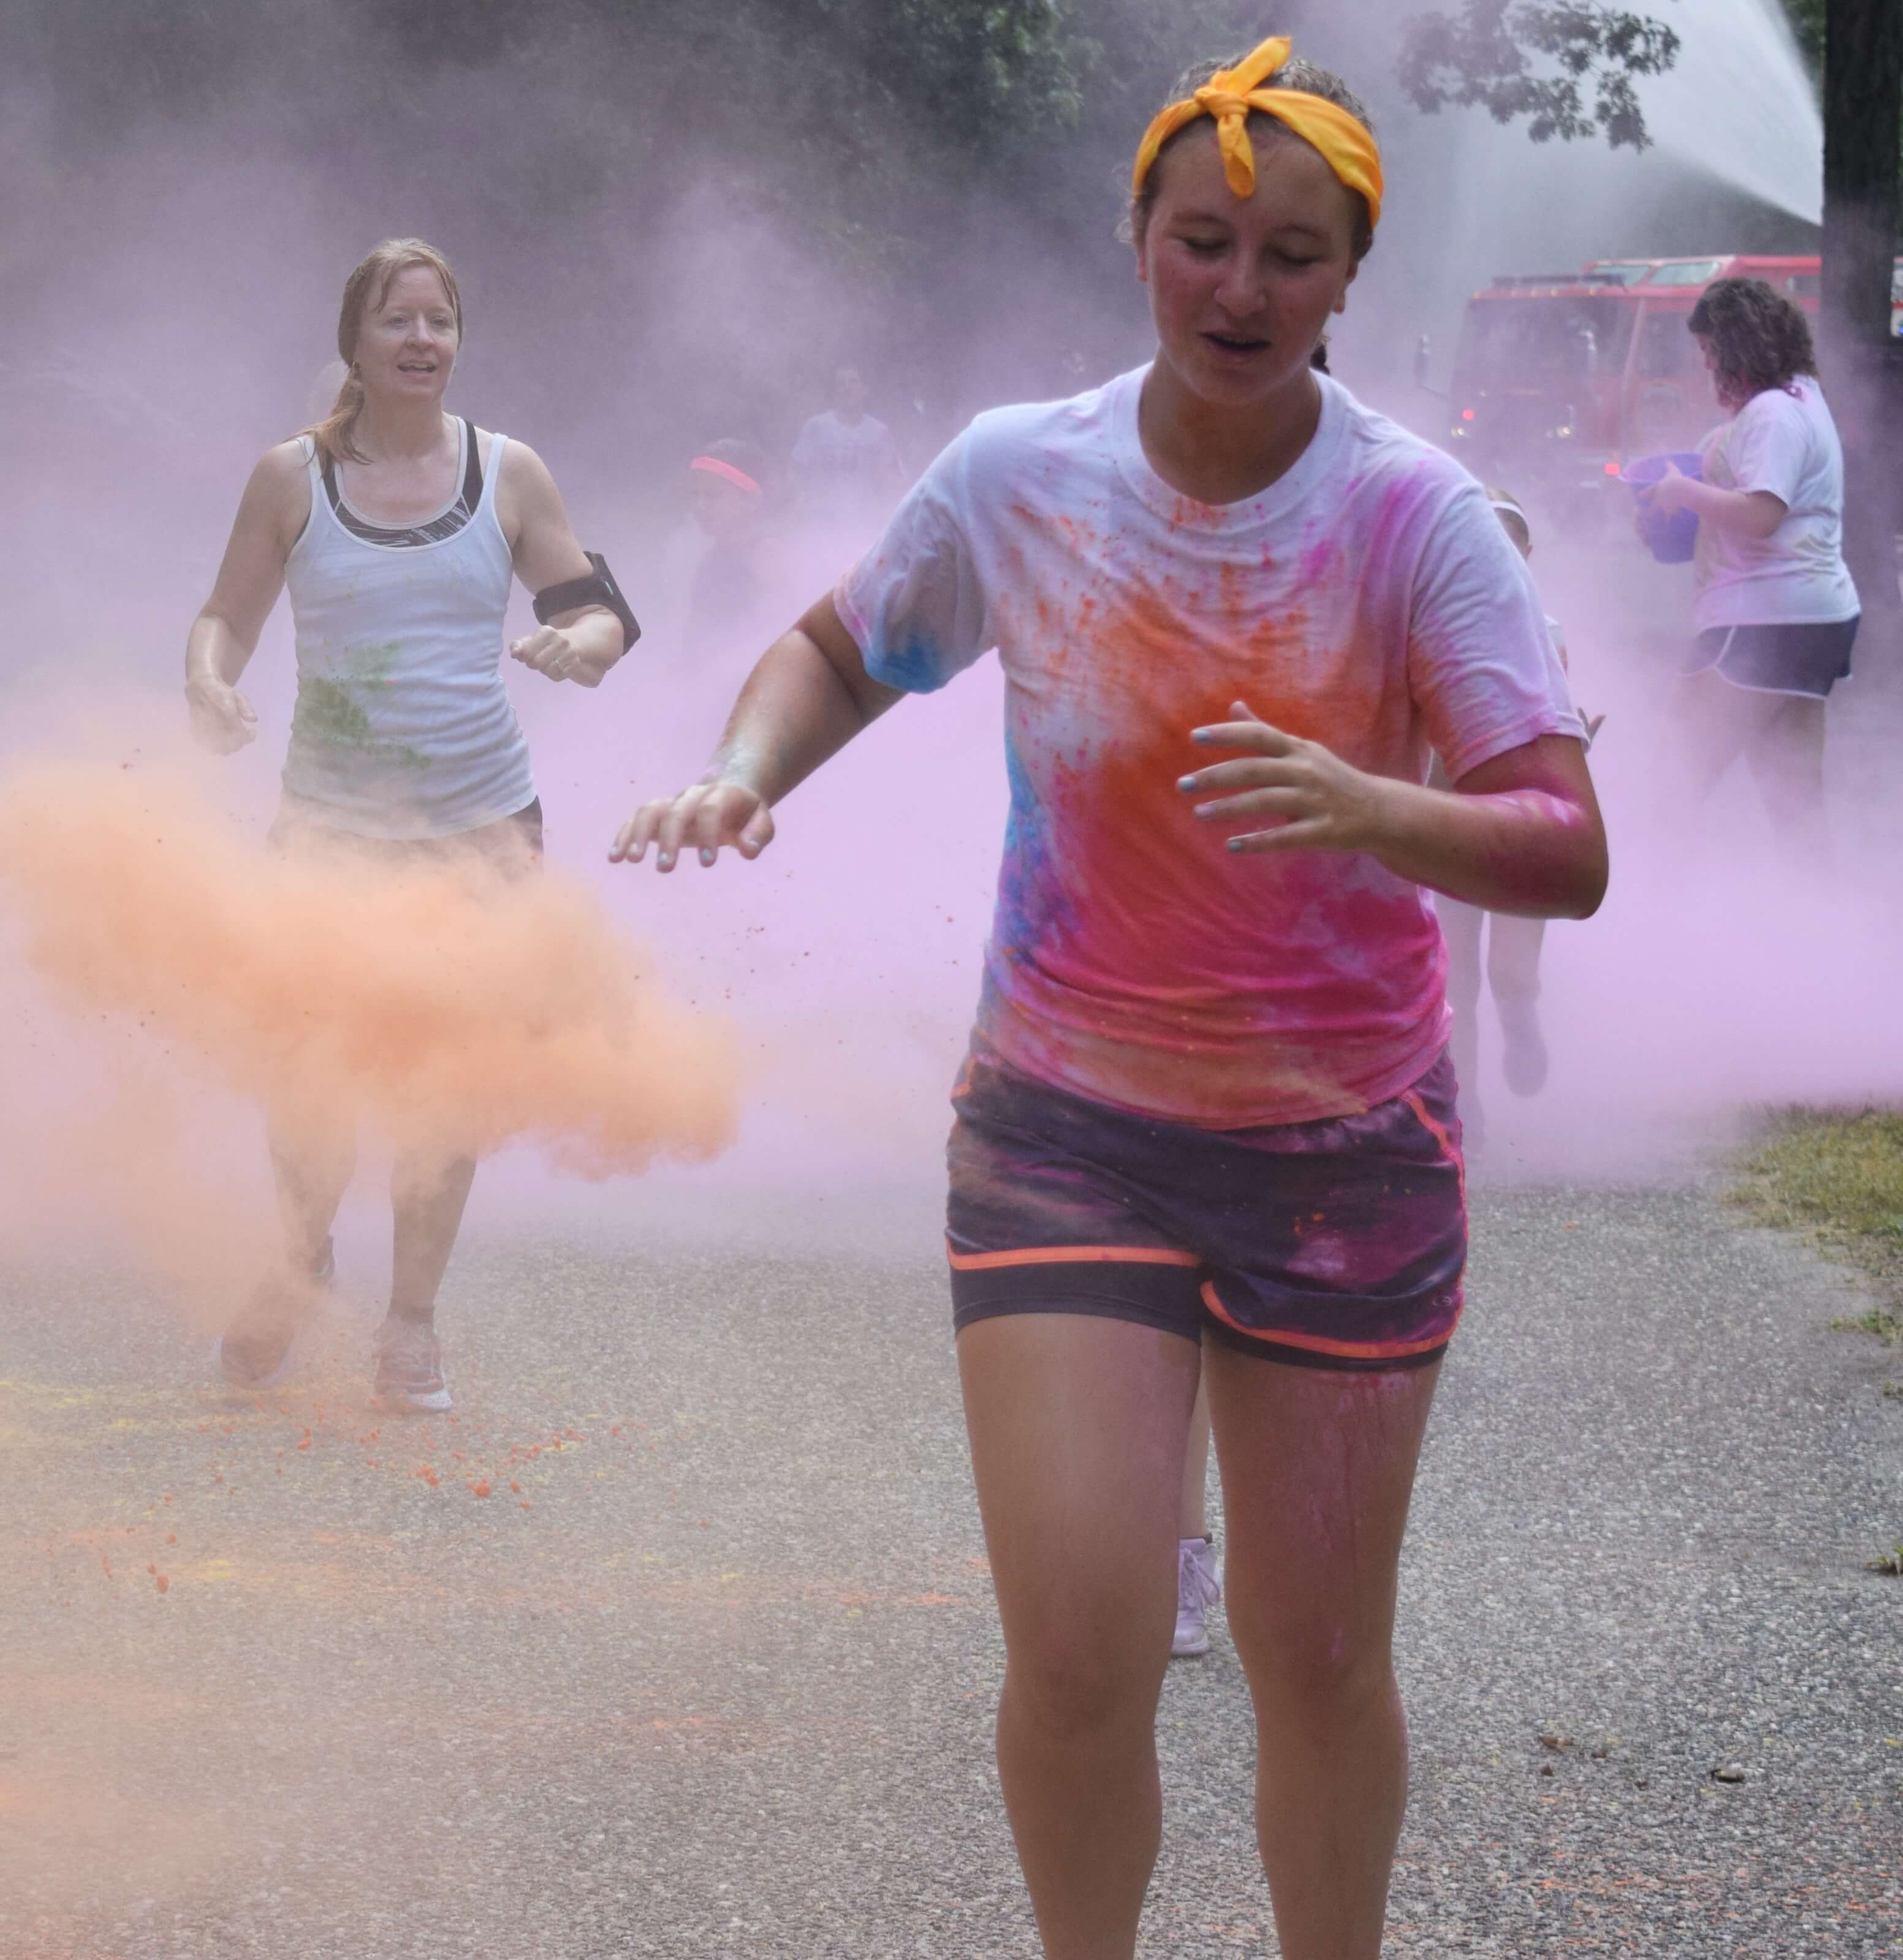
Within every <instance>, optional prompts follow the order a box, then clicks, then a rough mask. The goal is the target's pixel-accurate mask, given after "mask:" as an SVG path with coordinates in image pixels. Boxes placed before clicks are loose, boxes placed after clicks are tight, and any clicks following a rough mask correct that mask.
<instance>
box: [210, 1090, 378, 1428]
mask: <svg viewBox="0 0 1903 1960" xmlns="http://www.w3.org/2000/svg"><path fill="white" fill-rule="evenodd" d="M269 1135H270V1142H271V1166H272V1171H273V1173H275V1178H276V1181H277V1187H278V1217H280V1219H281V1220H282V1221H283V1225H284V1258H283V1262H282V1265H278V1266H276V1267H275V1268H273V1269H272V1271H269V1272H267V1273H266V1274H265V1275H264V1277H263V1278H262V1279H261V1280H260V1281H259V1283H258V1284H257V1285H256V1287H253V1289H252V1290H251V1293H250V1296H249V1297H247V1300H245V1302H244V1304H243V1306H241V1307H240V1308H239V1309H238V1311H237V1314H236V1315H235V1316H234V1317H233V1319H232V1320H231V1324H230V1325H228V1327H227V1328H225V1330H224V1338H222V1339H221V1341H219V1343H218V1365H219V1367H220V1369H221V1372H222V1373H223V1374H224V1378H225V1379H226V1380H227V1381H228V1382H230V1383H233V1384H234V1386H237V1387H239V1388H243V1389H260V1388H264V1387H266V1386H269V1384H270V1383H272V1382H274V1381H275V1380H276V1379H278V1377H279V1376H280V1375H281V1374H282V1371H283V1370H284V1368H285V1366H286V1365H287V1364H288V1361H289V1360H290V1357H291V1349H292V1347H293V1345H294V1343H295V1341H296V1340H297V1338H298V1332H299V1331H300V1330H301V1328H304V1326H306V1325H307V1324H308V1323H309V1322H310V1317H311V1315H312V1313H313V1311H314V1310H315V1308H316V1306H317V1289H318V1287H320V1286H321V1285H322V1284H323V1283H324V1282H325V1281H326V1280H328V1279H329V1277H330V1273H331V1258H330V1227H331V1225H332V1223H333V1221H334V1220H335V1219H336V1216H337V1207H338V1205H339V1204H341V1203H342V1200H343V1195H344V1192H345V1188H346V1187H347V1186H348V1184H349V1182H350V1176H351V1173H352V1171H353V1170H354V1169H355V1167H356V1158H357V1150H356V1143H355V1138H353V1136H352V1133H351V1131H349V1130H348V1129H346V1128H340V1127H339V1126H338V1125H335V1124H333V1123H328V1122H322V1121H320V1120H317V1119H314V1118H311V1117H310V1116H308V1115H301V1116H299V1117H297V1118H293V1117H292V1116H291V1115H289V1114H288V1112H285V1111H283V1110H277V1111H274V1112H272V1116H271V1119H270V1125H269Z"/></svg>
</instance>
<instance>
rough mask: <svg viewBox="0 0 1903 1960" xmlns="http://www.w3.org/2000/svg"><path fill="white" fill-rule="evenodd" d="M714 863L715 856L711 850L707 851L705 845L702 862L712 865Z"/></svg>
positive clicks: (702, 851)
mask: <svg viewBox="0 0 1903 1960" xmlns="http://www.w3.org/2000/svg"><path fill="white" fill-rule="evenodd" d="M713 861H714V854H713V852H712V851H709V850H708V849H707V848H705V846H704V845H703V846H702V850H701V862H702V864H712V863H713Z"/></svg>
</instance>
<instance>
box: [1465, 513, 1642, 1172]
mask: <svg viewBox="0 0 1903 1960" xmlns="http://www.w3.org/2000/svg"><path fill="white" fill-rule="evenodd" d="M1487 501H1488V503H1489V504H1491V505H1492V507H1493V512H1494V516H1495V517H1497V518H1498V519H1499V520H1500V529H1501V530H1504V532H1505V533H1507V536H1508V537H1510V539H1512V540H1513V546H1514V549H1516V551H1518V552H1519V553H1520V556H1521V557H1522V558H1531V557H1532V555H1533V529H1532V523H1531V522H1530V521H1529V519H1528V517H1527V515H1526V510H1525V508H1524V507H1523V505H1522V504H1521V503H1520V500H1519V499H1518V498H1516V497H1515V496H1513V495H1512V493H1511V492H1509V491H1505V490H1500V489H1494V488H1489V489H1488V492H1487ZM1546 630H1547V632H1548V633H1549V634H1551V635H1552V641H1553V651H1554V652H1555V654H1558V656H1559V663H1560V665H1561V667H1567V666H1568V663H1567V657H1566V636H1565V635H1564V633H1563V632H1561V630H1560V624H1559V622H1558V620H1557V619H1554V618H1553V617H1552V616H1551V614H1550V613H1548V615H1547V616H1546ZM1604 719H1605V717H1604V716H1603V715H1600V716H1596V717H1595V718H1593V720H1591V721H1589V722H1588V723H1587V724H1586V740H1587V743H1588V744H1589V745H1590V743H1591V740H1592V738H1593V735H1594V734H1595V733H1596V732H1597V731H1598V729H1599V723H1600V722H1601V721H1603V720H1604ZM1428 780H1429V781H1430V782H1431V783H1432V784H1434V787H1435V788H1437V789H1446V788H1450V787H1451V785H1450V784H1449V783H1448V781H1447V778H1446V772H1445V771H1444V770H1443V768H1441V766H1440V758H1439V757H1438V756H1436V757H1435V759H1434V771H1433V773H1432V775H1430V778H1429V779H1428ZM1434 908H1435V909H1436V911H1437V912H1439V913H1440V931H1441V934H1442V937H1443V938H1445V940H1446V942H1447V1004H1448V1006H1449V1007H1450V1008H1451V1009H1452V1010H1453V1040H1452V1042H1451V1043H1450V1046H1451V1048H1452V1051H1453V1063H1454V1074H1455V1076H1456V1079H1457V1080H1459V1084H1460V1120H1461V1123H1462V1126H1463V1128H1465V1131H1466V1138H1467V1150H1468V1153H1469V1155H1472V1153H1473V1152H1474V1151H1475V1150H1478V1148H1479V1147H1480V1145H1481V1142H1482V1141H1483V1140H1484V1138H1485V1134H1486V1126H1485V1118H1484V1116H1483V1115H1482V1112H1481V1106H1480V983H1481V972H1482V970H1483V963H1482V957H1481V939H1482V938H1483V937H1485V940H1486V941H1487V945H1486V952H1485V975H1486V979H1487V982H1488V985H1489V987H1491V989H1492V991H1493V997H1494V1007H1495V1008H1496V1010H1497V1011H1498V1013H1499V1015H1500V1033H1501V1035H1502V1036H1503V1037H1504V1041H1505V1052H1504V1055H1503V1057H1502V1064H1503V1067H1502V1072H1503V1073H1504V1075H1505V1077H1506V1078H1507V1087H1508V1088H1509V1089H1510V1090H1512V1091H1513V1093H1514V1094H1515V1095H1516V1096H1537V1095H1538V1094H1539V1092H1540V1090H1542V1089H1543V1088H1544V1087H1545V1086H1546V1071H1547V1054H1546V1037H1545V1034H1544V1033H1543V1032H1542V1029H1541V1028H1540V1025H1539V953H1540V948H1541V947H1542V944H1543V943H1545V937H1546V921H1545V920H1544V919H1543V918H1516V917H1514V916H1513V915H1511V914H1510V913H1506V912H1482V911H1481V910H1480V909H1479V908H1478V907H1476V906H1474V905H1463V904H1462V903H1461V902H1460V901H1459V899H1450V898H1446V897H1444V896H1443V897H1440V898H1437V899H1436V900H1435V901H1434Z"/></svg>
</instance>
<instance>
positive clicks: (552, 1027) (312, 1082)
mask: <svg viewBox="0 0 1903 1960" xmlns="http://www.w3.org/2000/svg"><path fill="white" fill-rule="evenodd" d="M0 907H4V908H5V909H6V910H7V911H8V912H11V913H12V914H13V915H14V918H13V921H12V922H13V923H14V924H15V925H16V926H17V927H18V930H19V934H20V941H21V948H22V951H23V954H24V959H25V960H26V962H27V964H28V966H30V969H31V970H32V972H33V975H34V976H35V978H37V981H38V982H39V983H40V988H41V990H42V991H43V992H44V993H45V994H47V995H49V996H50V997H51V998H53V1000H54V1001H56V1002H57V1003H58V1004H59V1007H60V1008H61V1009H62V1010H63V1011H64V1013H65V1015H66V1016H67V1017H68V1018H69V1019H71V1018H73V1017H83V1018H84V1020H88V1021H90V1022H92V1023H100V1017H102V1016H103V1017H106V1020H105V1022H104V1023H102V1024H101V1029H102V1033H103V1034H110V1035H113V1036H123V1033H124V1031H125V1030H126V1028H127V1027H128V1026H131V1025H135V1026H137V1027H138V1029H141V1030H142V1031H143V1035H144V1037H145V1039H146V1040H148V1041H149V1042H151V1043H153V1044H154V1045H155V1047H157V1048H159V1049H161V1050H163V1051H169V1052H170V1053H171V1054H172V1055H173V1056H175V1057H180V1058H190V1059H192V1060H193V1061H196V1063H198V1064H202V1067H203V1068H204V1069H205V1071H208V1073H209V1074H211V1075H212V1077H213V1078H214V1079H215V1080H217V1081H218V1082H219V1083H221V1085H222V1086H223V1087H225V1088H228V1089H229V1090H234V1091H236V1092H237V1093H239V1094H240V1095H243V1096H247V1097H250V1098H254V1099H257V1100H258V1101H259V1102H261V1103H265V1104H266V1105H267V1106H269V1107H271V1108H272V1109H274V1110H276V1111H278V1112H288V1113H289V1114H290V1115H291V1117H292V1118H294V1119H295V1118H298V1117H303V1118H307V1119H308V1120H309V1121H310V1122H312V1123H313V1125H321V1126H323V1128H326V1129H329V1128H336V1126H339V1125H344V1124H355V1125H362V1126H364V1127H366V1128H369V1129H371V1130H372V1131H377V1132H380V1134H382V1135H383V1136H384V1137H385V1138H387V1139H389V1140H390V1141H392V1142H393V1143H394V1144H397V1145H399V1146H406V1147H423V1148H427V1149H431V1150H435V1149H441V1150H444V1151H446V1152H456V1153H463V1152H470V1153H482V1152H485V1151H488V1150H495V1149H497V1148H499V1147H501V1146H502V1145H504V1144H508V1143H511V1142H517V1141H532V1142H534V1143H536V1144H539V1145H540V1146H541V1147H543V1149H545V1150H546V1151H547V1152H548V1153H549V1155H550V1156H551V1157H552V1158H553V1159H554V1160H555V1162H556V1163H558V1164H559V1165H560V1166H562V1167H564V1168H565V1169H571V1170H574V1171H576V1172H579V1173H581V1174H583V1175H584V1176H590V1177H606V1176H613V1175H615V1174H617V1173H629V1172H635V1171H639V1170H641V1169H644V1167H646V1166H648V1164H650V1163H652V1162H653V1161H654V1160H656V1159H657V1158H660V1157H673V1158H687V1159H695V1158H705V1157H711V1156H713V1155H714V1154H715V1153H718V1151H720V1150H721V1149H723V1148H724V1147H725V1146H726V1145H727V1143H728V1142H730V1141H731V1138H732V1136H733V1132H734V1120H735V1117H734V1112H735V1106H736V1101H737V1089H738V1068H737V1058H736V1055H735V1051H734V1042H733V1040H732V1038H731V1036H730V1032H729V1030H728V1029H727V1026H725V1024H724V1023H721V1022H720V1021H718V1020H716V1019H714V1018H713V1017H708V1016H705V1015H702V1014H701V1013H698V1012H695V1011H693V1010H689V1009H687V1008H685V1007H681V1006H679V1005H678V1004H673V1003H670V1001H668V1000H667V998H665V997H664V995H663V994H661V992H660V990H659V988H658V987H657V985H656V983H655V982H654V979H653V978H652V977H651V974H650V972H648V970H647V969H646V967H645V966H644V962H643V960H642V959H641V956H640V954H639V953H638V950H636V948H635V947H634V946H633V945H632V943H631V942H630V941H629V940H628V939H627V938H626V937H625V936H624V935H623V934H622V933H621V932H620V931H619V929H618V928H616V926H615V925H614V924H613V922H612V921H610V920H609V918H607V917H606V915H605V914H604V913H603V910H602V908H601V907H600V903H599V902H598V901H597V899H595V897H594V896H593V895H592V894H591V893H590V892H588V891H587V889H585V888H584V887H583V886H580V885H578V884H576V883H571V882H570V881H569V880H566V879H565V878H563V877H561V876H559V875H545V876H536V877H524V878H520V879H517V880H513V881H511V880H504V879H501V878H500V877H495V876H494V875H492V874H482V873H475V872H448V871H445V870H442V869H441V868H422V867H416V868H412V867H403V868H390V867H387V866H383V865H381V864H374V863H372V862H370V861H366V860H364V859H363V858H359V857H357V856H355V855H352V856H351V857H348V858H345V857H342V856H339V857H336V858H320V859H311V858H303V857H297V858H288V857H285V856H282V855H279V854H275V853H272V852H271V851H268V850H266V848H264V847H263V845H260V844H259V843H257V842H253V841H252V840H251V839H250V838H248V837H247V835H244V834H243V832H240V830H239V829H237V827H236V826H234V825H233V824H231V823H229V822H228V821H227V820H226V819H224V818H222V817H221V816H219V815H218V814H217V813H216V812H215V810H213V809H212V807H210V806H209V805H208V803H206V801H205V800H204V798H203V797H202V795H201V794H199V792H198V791H196V790H195V789H194V788H193V787H192V785H191V784H190V782H189V780H188V779H187V778H186V777H184V776H183V775H170V774H167V773H166V772H159V771H154V772H138V773H129V772H126V771H124V770H123V769H119V768H112V767H110V766H104V765H98V764H94V763H63V762H47V763H40V764H33V765H24V766H21V767H19V768H14V769H13V770H11V771H10V772H8V774H7V775H6V776H5V778H0ZM181 1051H182V1052H183V1055H182V1057H181V1056H180V1052H181Z"/></svg>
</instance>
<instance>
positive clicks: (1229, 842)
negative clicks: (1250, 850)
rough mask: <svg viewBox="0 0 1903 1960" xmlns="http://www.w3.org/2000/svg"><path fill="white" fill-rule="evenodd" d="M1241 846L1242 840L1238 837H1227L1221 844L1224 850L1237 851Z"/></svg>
mask: <svg viewBox="0 0 1903 1960" xmlns="http://www.w3.org/2000/svg"><path fill="white" fill-rule="evenodd" d="M1223 848H1224V850H1225V851H1239V850H1240V849H1241V848H1243V840H1242V839H1241V838H1239V837H1231V838H1227V839H1226V840H1225V841H1224V845H1223Z"/></svg>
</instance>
